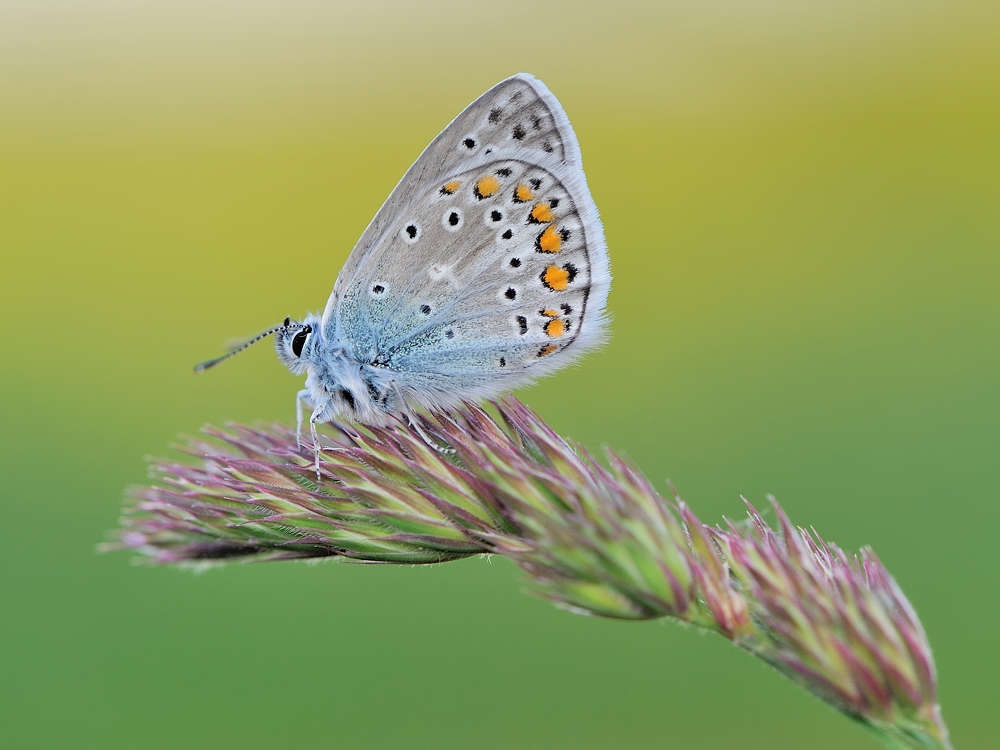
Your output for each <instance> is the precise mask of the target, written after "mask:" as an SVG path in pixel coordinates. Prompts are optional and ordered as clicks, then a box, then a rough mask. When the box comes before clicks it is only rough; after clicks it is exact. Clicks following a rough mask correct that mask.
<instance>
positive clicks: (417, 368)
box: [330, 76, 610, 408]
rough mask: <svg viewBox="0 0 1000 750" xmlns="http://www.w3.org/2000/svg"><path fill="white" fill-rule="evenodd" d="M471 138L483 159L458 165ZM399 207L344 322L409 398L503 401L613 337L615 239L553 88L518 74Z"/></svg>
mask: <svg viewBox="0 0 1000 750" xmlns="http://www.w3.org/2000/svg"><path fill="white" fill-rule="evenodd" d="M519 102H522V103H523V104H524V109H523V110H522V109H519V108H518V106H519ZM553 108H555V109H553ZM498 112H499V114H497V113H498ZM493 120H496V122H493ZM536 121H537V123H538V128H537V129H536V128H535V124H536ZM549 124H551V127H548V125H549ZM521 130H524V132H523V133H522V132H521ZM532 131H536V132H537V135H535V136H532V135H531V133H532ZM484 134H485V136H484ZM465 137H468V138H470V139H475V141H476V143H477V144H479V146H478V151H479V153H478V154H475V155H472V156H471V157H470V156H468V155H461V157H460V158H456V157H455V155H454V154H455V148H456V145H455V143H454V141H455V140H456V139H457V148H465V146H464V144H463V140H464V139H465ZM428 154H431V156H430V157H428ZM425 158H430V162H429V163H428V164H426V165H421V162H422V161H424V160H425ZM438 164H440V165H442V167H441V168H439V167H438V166H437V165H438ZM414 173H417V175H418V177H413V178H412V180H411V176H412V175H413V174H414ZM401 189H405V192H406V195H399V196H398V198H397V193H400V191H401ZM394 200H395V201H396V203H395V204H394V207H393V208H392V209H391V211H390V212H389V213H386V207H388V206H389V205H390V204H391V203H393V201H394ZM386 207H383V210H382V211H381V212H380V215H379V217H377V218H376V222H379V228H378V232H377V237H376V239H375V240H374V243H373V244H372V245H371V247H369V248H367V249H364V252H363V254H362V255H361V256H360V257H359V258H358V259H357V260H356V261H355V263H354V264H353V267H352V268H351V269H350V275H347V269H345V272H344V273H342V275H341V278H340V279H339V280H338V285H337V289H336V290H335V297H336V302H335V304H334V306H333V308H332V309H331V310H330V314H331V321H330V322H331V323H332V324H333V325H334V326H335V328H336V332H337V334H338V336H339V340H340V341H341V342H342V343H343V345H344V346H345V347H346V348H347V349H348V352H349V354H350V356H351V357H352V358H353V359H355V360H356V361H359V362H362V363H366V365H365V366H366V367H367V368H368V369H369V370H370V372H371V374H372V376H373V377H374V379H379V377H380V376H381V377H382V379H391V380H392V381H393V382H394V383H395V384H396V387H398V388H400V389H401V390H402V391H403V393H404V394H405V395H406V397H407V399H408V400H411V401H415V402H417V403H420V404H422V405H424V406H429V407H439V408H440V407H446V406H449V405H453V404H455V403H456V402H457V401H459V400H461V399H476V398H481V397H488V396H494V395H496V394H498V393H500V392H502V391H504V390H507V389H510V388H515V387H518V386H520V385H523V384H525V383H527V382H530V381H532V380H534V379H535V378H537V377H539V376H540V375H543V374H546V373H548V372H551V371H552V370H555V369H558V368H560V367H562V366H564V365H566V364H568V363H569V362H571V361H572V360H574V359H576V358H577V357H578V356H579V355H580V354H583V353H584V352H585V351H587V350H588V349H590V348H592V347H593V346H595V345H596V344H598V343H600V342H601V341H602V340H603V338H604V336H605V331H606V320H605V315H604V306H605V303H606V299H607V293H608V289H609V287H610V272H609V268H608V257H607V249H606V245H605V241H604V234H603V230H602V227H601V224H600V220H599V218H598V215H597V209H596V207H595V206H594V203H593V199H592V198H591V196H590V191H589V189H588V188H587V183H586V179H585V177H584V175H583V171H582V168H581V166H580V158H579V147H578V146H577V141H576V137H575V135H574V133H573V131H572V128H571V127H570V125H569V122H568V120H567V119H566V117H565V114H564V113H563V112H562V109H561V107H559V105H558V102H556V100H555V98H554V97H552V95H551V94H550V93H548V91H547V89H545V88H544V86H542V84H541V83H540V82H537V81H535V80H534V79H531V78H530V77H527V76H516V77H515V78H513V79H508V81H505V82H503V83H501V84H499V85H498V86H496V87H494V88H493V89H491V90H490V91H489V92H487V94H485V95H484V96H483V97H480V99H478V100H477V101H476V102H475V103H473V105H471V106H470V107H469V108H468V109H466V111H465V112H463V114H462V115H460V117H459V118H458V119H457V120H456V121H455V122H453V123H452V125H450V126H449V127H448V128H447V129H446V130H445V131H444V133H442V135H441V136H439V137H438V138H437V139H436V140H435V141H434V142H433V143H432V144H431V146H430V147H429V148H428V150H427V151H426V152H425V153H424V155H423V156H421V158H420V160H418V162H417V164H415V165H414V167H412V168H411V169H410V171H409V172H408V173H407V176H406V177H405V178H404V180H403V183H401V187H400V188H397V190H396V192H395V193H394V194H393V196H392V197H390V199H389V202H387V204H386ZM374 225H375V222H373V226H374ZM369 231H371V227H369ZM367 236H368V232H366V237H367ZM364 239H365V238H363V239H362V242H364ZM362 249H363V246H362V245H359V247H358V249H356V250H355V253H358V252H359V251H360V250H362Z"/></svg>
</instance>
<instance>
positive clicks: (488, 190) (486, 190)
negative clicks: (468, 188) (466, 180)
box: [476, 175, 500, 198]
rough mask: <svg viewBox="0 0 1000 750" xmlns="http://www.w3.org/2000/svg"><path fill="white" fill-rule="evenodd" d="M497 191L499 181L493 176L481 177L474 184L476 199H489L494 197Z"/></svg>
mask: <svg viewBox="0 0 1000 750" xmlns="http://www.w3.org/2000/svg"><path fill="white" fill-rule="evenodd" d="M499 189H500V180H498V179H497V178H496V177H494V176H493V175H486V176H485V177H481V178H480V179H479V182H477V183H476V197H477V198H489V197H490V196H491V195H495V194H496V192H497V190H499Z"/></svg>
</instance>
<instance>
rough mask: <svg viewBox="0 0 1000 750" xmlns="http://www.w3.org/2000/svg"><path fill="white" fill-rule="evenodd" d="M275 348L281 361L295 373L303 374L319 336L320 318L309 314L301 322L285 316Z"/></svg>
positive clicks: (276, 338)
mask: <svg viewBox="0 0 1000 750" xmlns="http://www.w3.org/2000/svg"><path fill="white" fill-rule="evenodd" d="M276 333H277V336H275V339H274V349H275V351H277V353H278V359H280V360H281V363H282V364H283V365H284V366H285V367H287V368H288V369H289V370H291V371H292V374H294V375H301V374H302V373H304V372H305V371H306V369H307V368H308V366H309V364H310V362H311V359H312V354H313V352H314V351H315V348H316V342H317V341H318V337H319V319H318V318H317V317H316V316H315V315H307V316H306V318H305V320H303V321H302V322H299V321H297V320H292V319H290V318H285V322H284V324H282V326H281V327H280V328H279V329H278V331H277V332H276Z"/></svg>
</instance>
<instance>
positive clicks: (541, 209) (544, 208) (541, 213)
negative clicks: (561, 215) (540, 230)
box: [531, 203, 556, 224]
mask: <svg viewBox="0 0 1000 750" xmlns="http://www.w3.org/2000/svg"><path fill="white" fill-rule="evenodd" d="M531 218H532V219H534V220H535V221H537V222H538V223H539V224H544V223H545V222H547V221H552V220H553V219H554V218H556V217H555V215H554V214H553V213H552V209H551V208H549V204H548V203H538V204H536V205H535V207H534V208H533V209H531Z"/></svg>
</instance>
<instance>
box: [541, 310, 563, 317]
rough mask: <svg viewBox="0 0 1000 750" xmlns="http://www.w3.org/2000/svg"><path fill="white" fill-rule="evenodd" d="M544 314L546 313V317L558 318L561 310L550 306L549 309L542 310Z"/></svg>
mask: <svg viewBox="0 0 1000 750" xmlns="http://www.w3.org/2000/svg"><path fill="white" fill-rule="evenodd" d="M542 315H544V316H545V317H546V318H558V317H559V312H558V310H553V309H552V308H549V309H548V310H542Z"/></svg>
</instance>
